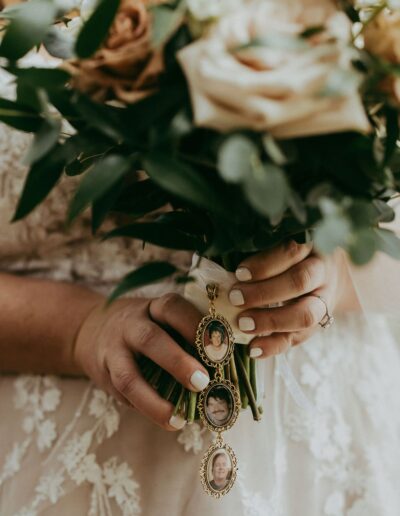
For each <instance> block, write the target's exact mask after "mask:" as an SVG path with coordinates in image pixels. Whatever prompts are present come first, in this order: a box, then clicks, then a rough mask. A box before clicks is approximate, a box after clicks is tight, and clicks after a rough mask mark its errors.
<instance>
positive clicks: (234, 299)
mask: <svg viewBox="0 0 400 516" xmlns="http://www.w3.org/2000/svg"><path fill="white" fill-rule="evenodd" d="M229 301H230V302H231V303H232V305H233V306H240V305H244V297H243V294H242V291H241V290H237V289H234V290H231V291H230V292H229Z"/></svg>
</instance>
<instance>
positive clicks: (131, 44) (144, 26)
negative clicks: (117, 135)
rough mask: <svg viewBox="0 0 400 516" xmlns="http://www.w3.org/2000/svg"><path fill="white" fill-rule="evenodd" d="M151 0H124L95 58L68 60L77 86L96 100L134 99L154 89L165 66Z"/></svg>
mask: <svg viewBox="0 0 400 516" xmlns="http://www.w3.org/2000/svg"><path fill="white" fill-rule="evenodd" d="M148 3H149V2H146V1H143V0H122V2H121V5H120V8H119V11H118V13H117V15H116V17H115V20H114V23H113V25H112V27H111V29H110V32H109V34H108V37H107V39H106V41H105V43H104V44H103V47H102V48H100V49H99V50H98V51H97V52H96V53H95V54H94V55H93V56H92V57H91V58H89V59H82V60H73V61H71V62H69V63H68V64H67V67H68V69H69V71H71V72H72V75H73V84H74V86H75V87H76V88H77V89H79V90H80V91H83V92H85V93H88V94H89V95H91V96H92V97H93V98H94V99H95V100H97V101H99V102H103V101H105V100H112V99H118V100H120V101H122V102H125V103H132V102H135V101H137V100H139V99H140V98H142V97H145V96H146V95H148V94H149V93H151V92H152V91H153V90H154V88H155V87H156V83H157V78H158V76H159V74H160V73H161V72H162V70H163V61H162V55H161V52H159V51H158V52H156V51H154V50H153V48H152V45H151V37H150V36H151V16H150V13H149V12H148V11H147V9H146V5H147V4H148Z"/></svg>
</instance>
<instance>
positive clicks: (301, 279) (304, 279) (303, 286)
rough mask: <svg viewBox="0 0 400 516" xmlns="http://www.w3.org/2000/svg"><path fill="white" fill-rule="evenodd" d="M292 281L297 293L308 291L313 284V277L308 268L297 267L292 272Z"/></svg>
mask: <svg viewBox="0 0 400 516" xmlns="http://www.w3.org/2000/svg"><path fill="white" fill-rule="evenodd" d="M290 281H291V283H292V287H293V288H294V290H295V291H296V292H305V291H308V290H309V289H310V287H311V284H312V275H311V271H310V269H309V267H308V266H305V265H303V266H302V267H296V268H294V270H293V271H292V272H291V277H290Z"/></svg>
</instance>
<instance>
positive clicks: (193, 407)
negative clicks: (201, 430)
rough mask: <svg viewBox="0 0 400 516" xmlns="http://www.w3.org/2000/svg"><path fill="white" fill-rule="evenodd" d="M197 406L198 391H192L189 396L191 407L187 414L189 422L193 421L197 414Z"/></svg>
mask: <svg viewBox="0 0 400 516" xmlns="http://www.w3.org/2000/svg"><path fill="white" fill-rule="evenodd" d="M196 407H197V392H191V393H190V398H189V407H188V414H187V422H188V423H193V421H194V420H195V415H196Z"/></svg>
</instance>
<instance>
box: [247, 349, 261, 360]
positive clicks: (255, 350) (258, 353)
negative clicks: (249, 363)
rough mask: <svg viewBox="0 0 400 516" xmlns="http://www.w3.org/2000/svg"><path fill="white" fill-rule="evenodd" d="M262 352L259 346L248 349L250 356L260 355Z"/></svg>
mask: <svg viewBox="0 0 400 516" xmlns="http://www.w3.org/2000/svg"><path fill="white" fill-rule="evenodd" d="M262 354H263V351H262V349H261V348H251V350H250V357H251V358H257V357H260V356H261V355H262Z"/></svg>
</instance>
